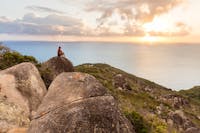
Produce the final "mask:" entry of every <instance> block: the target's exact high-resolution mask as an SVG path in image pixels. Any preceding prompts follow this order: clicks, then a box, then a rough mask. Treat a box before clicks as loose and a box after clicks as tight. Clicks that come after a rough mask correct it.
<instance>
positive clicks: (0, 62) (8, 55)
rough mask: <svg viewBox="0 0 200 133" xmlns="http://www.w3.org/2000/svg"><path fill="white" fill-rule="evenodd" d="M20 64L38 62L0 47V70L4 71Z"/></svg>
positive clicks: (30, 57)
mask: <svg viewBox="0 0 200 133" xmlns="http://www.w3.org/2000/svg"><path fill="white" fill-rule="evenodd" d="M22 62H32V63H33V64H35V65H37V64H38V61H37V60H36V59H35V58H34V57H32V56H27V55H21V54H20V53H18V52H15V51H11V50H10V49H9V48H7V47H4V46H1V45H0V69H6V68H8V67H11V66H14V65H17V64H19V63H22Z"/></svg>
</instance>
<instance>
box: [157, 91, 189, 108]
mask: <svg viewBox="0 0 200 133" xmlns="http://www.w3.org/2000/svg"><path fill="white" fill-rule="evenodd" d="M160 99H161V100H162V101H164V102H168V103H170V104H171V105H172V106H173V107H174V108H175V109H180V108H182V107H184V106H186V107H188V106H190V105H189V101H188V100H187V99H185V98H183V97H182V96H180V95H177V94H167V95H164V96H161V97H160Z"/></svg>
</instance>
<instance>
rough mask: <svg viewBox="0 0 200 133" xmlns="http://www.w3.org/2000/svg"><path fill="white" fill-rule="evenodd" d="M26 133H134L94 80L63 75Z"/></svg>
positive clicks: (79, 75)
mask: <svg viewBox="0 0 200 133" xmlns="http://www.w3.org/2000/svg"><path fill="white" fill-rule="evenodd" d="M28 132H29V133H68V132H70V133H93V132H94V133H102V132H104V133H110V132H115V133H134V132H135V131H134V129H133V127H132V125H131V123H130V122H129V121H128V120H127V119H126V118H125V117H124V116H123V115H122V114H121V113H120V111H119V110H118V108H117V104H116V101H115V100H114V98H113V97H112V96H110V95H108V94H107V92H106V89H105V88H104V87H103V86H102V85H101V84H100V83H99V82H98V81H97V80H96V79H95V78H94V77H93V76H90V75H88V74H83V73H75V72H74V73H62V74H60V75H59V76H58V77H57V78H56V79H55V80H54V81H53V82H52V84H51V86H50V87H49V90H48V93H47V94H46V96H45V98H44V99H43V101H42V103H41V105H40V106H39V108H38V110H37V112H36V114H35V115H34V116H33V118H32V121H31V125H30V127H29V130H28Z"/></svg>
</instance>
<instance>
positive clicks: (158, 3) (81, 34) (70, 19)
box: [0, 0, 200, 43]
mask: <svg viewBox="0 0 200 133" xmlns="http://www.w3.org/2000/svg"><path fill="white" fill-rule="evenodd" d="M0 2H1V4H0V9H1V12H0V41H1V40H2V41H3V40H33V41H40V40H44V41H112V42H167V43H168V42H174V43H177V42H178V43H199V42H200V25H199V24H200V15H199V12H200V8H199V7H200V0H73V1H70V0H17V1H14V0H0Z"/></svg>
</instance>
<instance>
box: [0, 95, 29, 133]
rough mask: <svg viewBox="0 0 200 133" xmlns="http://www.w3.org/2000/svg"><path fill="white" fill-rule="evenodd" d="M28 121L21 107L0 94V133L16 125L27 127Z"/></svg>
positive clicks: (5, 132) (4, 132)
mask: <svg viewBox="0 0 200 133" xmlns="http://www.w3.org/2000/svg"><path fill="white" fill-rule="evenodd" d="M29 123H30V120H29V118H28V116H27V112H25V111H24V108H23V107H21V106H19V105H17V104H15V103H12V102H9V101H8V99H6V98H5V97H4V96H2V95H0V133H7V131H8V130H10V129H13V128H17V127H28V126H29Z"/></svg>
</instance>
